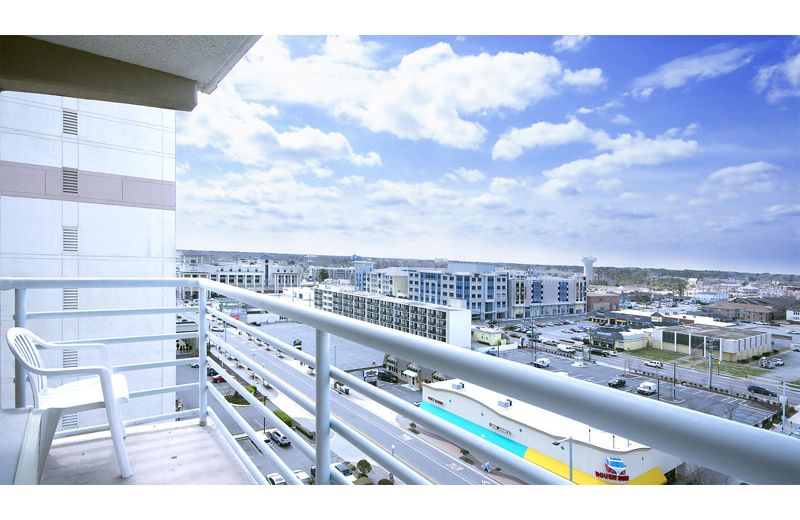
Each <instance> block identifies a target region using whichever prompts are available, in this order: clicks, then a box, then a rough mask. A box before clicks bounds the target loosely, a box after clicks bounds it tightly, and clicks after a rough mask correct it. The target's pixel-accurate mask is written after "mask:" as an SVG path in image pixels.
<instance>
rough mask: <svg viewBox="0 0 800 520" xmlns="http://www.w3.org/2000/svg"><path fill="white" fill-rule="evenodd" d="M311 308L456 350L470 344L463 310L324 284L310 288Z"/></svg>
mask: <svg viewBox="0 0 800 520" xmlns="http://www.w3.org/2000/svg"><path fill="white" fill-rule="evenodd" d="M314 307H316V308H318V309H322V310H324V311H328V312H333V313H335V314H340V315H342V316H346V317H348V318H355V319H357V320H361V321H366V322H368V323H374V324H376V325H382V326H384V327H388V328H390V329H395V330H399V331H402V332H408V333H409V334H414V335H417V336H422V337H425V338H430V339H433V340H436V341H443V342H445V343H450V344H452V345H457V346H459V347H464V348H470V345H471V335H470V313H469V312H468V311H467V310H466V309H458V308H452V307H447V306H444V305H434V304H429V303H420V302H414V301H410V300H406V299H401V298H393V297H389V296H382V295H377V294H372V293H366V292H359V291H346V290H341V289H340V288H338V287H335V286H328V285H322V286H320V287H316V288H314Z"/></svg>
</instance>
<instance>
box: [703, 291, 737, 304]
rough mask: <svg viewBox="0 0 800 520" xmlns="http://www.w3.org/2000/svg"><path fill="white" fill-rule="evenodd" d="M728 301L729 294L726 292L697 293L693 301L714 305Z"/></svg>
mask: <svg viewBox="0 0 800 520" xmlns="http://www.w3.org/2000/svg"><path fill="white" fill-rule="evenodd" d="M729 299H730V294H729V293H727V292H714V291H698V292H697V294H696V295H695V300H697V301H698V302H699V303H705V304H709V303H716V302H726V301H728V300H729Z"/></svg>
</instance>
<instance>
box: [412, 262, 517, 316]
mask: <svg viewBox="0 0 800 520" xmlns="http://www.w3.org/2000/svg"><path fill="white" fill-rule="evenodd" d="M507 288H508V273H506V272H497V271H495V270H494V266H491V265H487V264H476V263H465V262H449V263H448V264H447V269H420V268H414V269H409V270H408V296H409V298H411V299H412V300H414V301H419V302H425V303H433V304H437V305H449V306H463V307H465V308H466V309H468V310H469V311H470V313H471V315H472V319H477V320H487V321H488V320H494V319H503V318H506V317H507V306H508V292H507V290H508V289H507Z"/></svg>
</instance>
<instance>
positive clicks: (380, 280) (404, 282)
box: [365, 267, 408, 296]
mask: <svg viewBox="0 0 800 520" xmlns="http://www.w3.org/2000/svg"><path fill="white" fill-rule="evenodd" d="M365 276H366V290H367V291H368V292H371V293H376V294H384V295H389V296H406V295H407V294H408V269H406V268H405V267H389V268H386V269H378V270H377V271H369V272H367V273H365Z"/></svg>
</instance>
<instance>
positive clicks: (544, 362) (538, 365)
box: [531, 357, 550, 368]
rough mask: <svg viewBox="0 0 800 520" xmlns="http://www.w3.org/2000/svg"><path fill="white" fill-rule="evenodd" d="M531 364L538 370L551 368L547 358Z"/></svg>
mask: <svg viewBox="0 0 800 520" xmlns="http://www.w3.org/2000/svg"><path fill="white" fill-rule="evenodd" d="M531 364H532V365H533V366H535V367H536V368H547V367H549V366H550V360H549V359H548V358H546V357H543V358H539V359H537V360H536V361H534V362H533V363H531Z"/></svg>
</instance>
